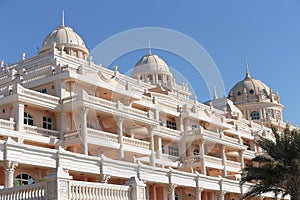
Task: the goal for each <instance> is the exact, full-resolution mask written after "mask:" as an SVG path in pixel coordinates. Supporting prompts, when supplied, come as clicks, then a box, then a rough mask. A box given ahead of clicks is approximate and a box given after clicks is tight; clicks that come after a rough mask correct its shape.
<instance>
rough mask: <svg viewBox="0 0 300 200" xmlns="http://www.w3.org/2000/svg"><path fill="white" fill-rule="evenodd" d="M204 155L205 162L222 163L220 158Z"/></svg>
mask: <svg viewBox="0 0 300 200" xmlns="http://www.w3.org/2000/svg"><path fill="white" fill-rule="evenodd" d="M204 157H205V162H206V163H212V164H214V165H222V158H217V157H213V156H207V155H205V156H204Z"/></svg>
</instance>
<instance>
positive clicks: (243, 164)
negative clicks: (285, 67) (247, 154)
mask: <svg viewBox="0 0 300 200" xmlns="http://www.w3.org/2000/svg"><path fill="white" fill-rule="evenodd" d="M239 156H240V163H241V169H244V167H245V162H244V150H239Z"/></svg>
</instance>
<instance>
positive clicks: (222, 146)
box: [221, 145, 227, 178]
mask: <svg viewBox="0 0 300 200" xmlns="http://www.w3.org/2000/svg"><path fill="white" fill-rule="evenodd" d="M221 157H222V165H223V173H222V176H223V177H224V178H225V177H226V176H227V172H226V154H225V147H224V145H221Z"/></svg>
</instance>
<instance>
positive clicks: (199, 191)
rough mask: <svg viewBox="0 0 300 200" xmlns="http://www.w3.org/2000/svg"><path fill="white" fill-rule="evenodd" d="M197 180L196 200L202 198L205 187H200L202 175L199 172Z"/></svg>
mask: <svg viewBox="0 0 300 200" xmlns="http://www.w3.org/2000/svg"><path fill="white" fill-rule="evenodd" d="M195 181H196V188H195V193H196V194H195V196H196V200H201V193H202V191H203V188H202V187H200V176H199V174H197V177H196V179H195Z"/></svg>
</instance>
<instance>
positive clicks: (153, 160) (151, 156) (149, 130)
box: [147, 126, 155, 166]
mask: <svg viewBox="0 0 300 200" xmlns="http://www.w3.org/2000/svg"><path fill="white" fill-rule="evenodd" d="M147 129H148V135H149V141H150V150H151V155H150V165H151V166H155V151H154V138H153V137H154V136H153V129H154V127H153V126H148V128H147Z"/></svg>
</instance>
